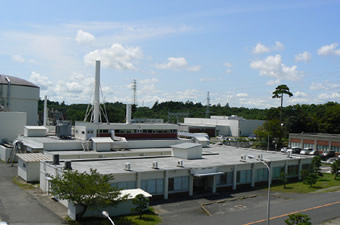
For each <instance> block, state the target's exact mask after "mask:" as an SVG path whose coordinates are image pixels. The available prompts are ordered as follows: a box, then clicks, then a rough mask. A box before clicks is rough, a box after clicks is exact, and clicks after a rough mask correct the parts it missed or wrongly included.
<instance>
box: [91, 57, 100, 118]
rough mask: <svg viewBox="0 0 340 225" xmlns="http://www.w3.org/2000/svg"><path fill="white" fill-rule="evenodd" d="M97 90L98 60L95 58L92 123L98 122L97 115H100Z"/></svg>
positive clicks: (98, 81)
mask: <svg viewBox="0 0 340 225" xmlns="http://www.w3.org/2000/svg"><path fill="white" fill-rule="evenodd" d="M99 90H100V61H99V60H96V78H95V87H94V101H93V122H94V123H99V117H100V109H99V104H100V99H99V98H100V96H99Z"/></svg>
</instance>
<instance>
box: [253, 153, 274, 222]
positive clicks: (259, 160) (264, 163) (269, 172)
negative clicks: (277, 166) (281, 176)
mask: <svg viewBox="0 0 340 225" xmlns="http://www.w3.org/2000/svg"><path fill="white" fill-rule="evenodd" d="M247 157H248V158H249V159H255V160H256V161H258V162H261V163H262V164H263V165H265V166H266V167H267V169H268V202H267V225H269V220H270V180H271V169H270V167H269V166H268V164H267V163H266V162H265V161H263V159H262V157H259V158H260V159H258V158H256V157H255V156H253V155H247Z"/></svg>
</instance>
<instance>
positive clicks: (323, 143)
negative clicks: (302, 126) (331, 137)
mask: <svg viewBox="0 0 340 225" xmlns="http://www.w3.org/2000/svg"><path fill="white" fill-rule="evenodd" d="M317 144H318V145H326V146H328V144H329V142H328V141H319V140H318V141H317Z"/></svg>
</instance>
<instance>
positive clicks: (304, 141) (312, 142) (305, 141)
mask: <svg viewBox="0 0 340 225" xmlns="http://www.w3.org/2000/svg"><path fill="white" fill-rule="evenodd" d="M303 143H304V144H314V140H308V139H305V140H303Z"/></svg>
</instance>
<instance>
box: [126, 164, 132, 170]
mask: <svg viewBox="0 0 340 225" xmlns="http://www.w3.org/2000/svg"><path fill="white" fill-rule="evenodd" d="M125 170H127V171H130V170H131V164H130V163H128V162H127V163H125Z"/></svg>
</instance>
